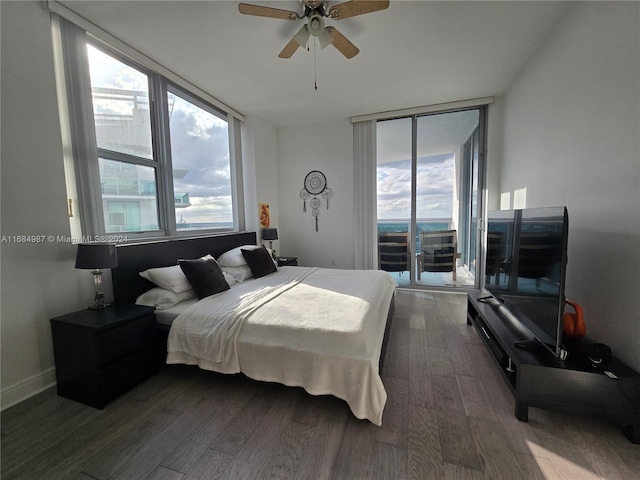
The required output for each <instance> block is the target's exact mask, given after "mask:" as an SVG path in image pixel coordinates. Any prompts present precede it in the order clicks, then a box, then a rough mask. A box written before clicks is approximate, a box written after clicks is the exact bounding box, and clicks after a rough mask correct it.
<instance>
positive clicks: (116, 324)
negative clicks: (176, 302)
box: [51, 305, 160, 408]
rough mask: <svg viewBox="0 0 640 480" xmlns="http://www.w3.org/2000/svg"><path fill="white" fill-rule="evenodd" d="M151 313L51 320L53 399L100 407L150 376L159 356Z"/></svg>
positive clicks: (136, 310) (129, 310) (113, 311)
mask: <svg viewBox="0 0 640 480" xmlns="http://www.w3.org/2000/svg"><path fill="white" fill-rule="evenodd" d="M153 312H154V309H153V308H151V307H140V306H137V305H113V306H110V307H107V308H105V309H104V310H98V311H95V310H89V309H87V310H80V311H78V312H75V313H71V314H68V315H63V316H61V317H56V318H52V319H51V334H52V337H53V351H54V355H55V359H56V381H57V388H58V395H60V396H63V397H66V398H70V399H71V400H75V401H77V402H82V403H84V404H86V405H90V406H92V407H96V408H103V407H104V406H105V405H106V404H107V403H108V402H110V401H111V400H113V399H114V398H116V397H117V396H118V395H120V394H122V393H123V392H125V391H127V390H129V389H130V388H131V387H133V386H134V385H136V384H138V383H140V382H141V381H143V380H144V379H146V378H148V377H149V376H151V375H153V374H154V373H155V372H156V371H157V368H158V363H159V362H158V353H159V351H160V350H159V349H160V339H159V335H158V331H157V328H156V326H155V314H154V313H153Z"/></svg>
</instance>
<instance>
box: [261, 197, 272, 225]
mask: <svg viewBox="0 0 640 480" xmlns="http://www.w3.org/2000/svg"><path fill="white" fill-rule="evenodd" d="M258 215H259V217H260V227H261V228H269V226H270V225H271V215H270V214H269V204H268V203H260V204H259V210H258Z"/></svg>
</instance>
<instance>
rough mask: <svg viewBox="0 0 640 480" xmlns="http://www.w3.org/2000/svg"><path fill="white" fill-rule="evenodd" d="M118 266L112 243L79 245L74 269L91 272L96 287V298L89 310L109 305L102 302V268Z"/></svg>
mask: <svg viewBox="0 0 640 480" xmlns="http://www.w3.org/2000/svg"><path fill="white" fill-rule="evenodd" d="M117 266H118V253H117V251H116V245H115V244H114V243H80V244H78V251H77V253H76V268H83V269H88V270H93V272H91V273H93V281H94V283H95V287H96V296H95V299H94V302H93V305H91V306H90V307H89V308H90V309H92V310H102V309H103V308H106V307H108V306H109V305H110V303H107V302H105V301H104V294H103V293H102V270H101V269H103V268H115V267H117Z"/></svg>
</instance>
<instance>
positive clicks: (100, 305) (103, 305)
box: [87, 302, 112, 310]
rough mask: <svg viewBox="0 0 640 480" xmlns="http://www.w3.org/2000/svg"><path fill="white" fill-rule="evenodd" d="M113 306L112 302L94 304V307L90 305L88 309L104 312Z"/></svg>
mask: <svg viewBox="0 0 640 480" xmlns="http://www.w3.org/2000/svg"><path fill="white" fill-rule="evenodd" d="M111 305H112V304H111V303H110V302H104V303H94V304H93V305H89V306H88V307H87V308H88V309H89V310H104V309H105V308H107V307H110V306H111Z"/></svg>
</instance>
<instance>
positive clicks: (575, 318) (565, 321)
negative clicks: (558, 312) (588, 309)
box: [562, 299, 587, 339]
mask: <svg viewBox="0 0 640 480" xmlns="http://www.w3.org/2000/svg"><path fill="white" fill-rule="evenodd" d="M565 302H566V303H567V304H568V305H571V306H572V307H573V309H574V311H575V313H571V312H564V313H563V314H562V331H563V333H564V335H565V336H566V337H567V338H575V339H579V338H582V337H584V334H585V333H587V326H586V325H585V323H584V316H583V314H582V307H581V306H580V305H579V304H578V303H577V302H573V301H571V300H568V299H567V300H565Z"/></svg>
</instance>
